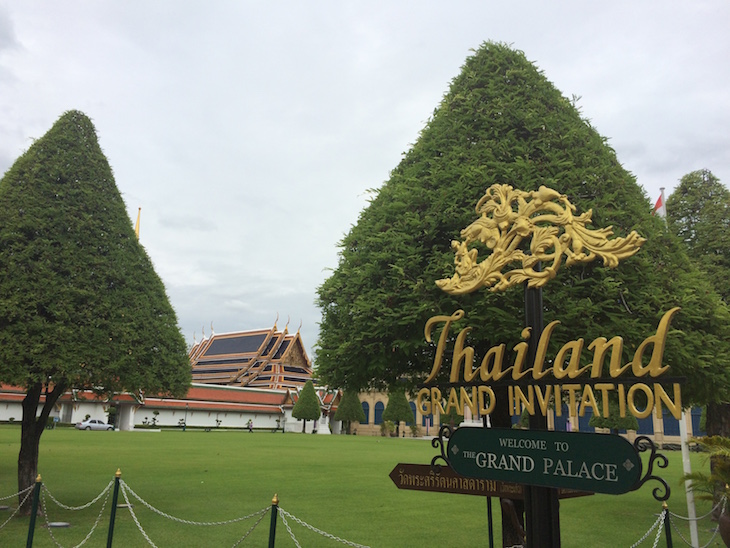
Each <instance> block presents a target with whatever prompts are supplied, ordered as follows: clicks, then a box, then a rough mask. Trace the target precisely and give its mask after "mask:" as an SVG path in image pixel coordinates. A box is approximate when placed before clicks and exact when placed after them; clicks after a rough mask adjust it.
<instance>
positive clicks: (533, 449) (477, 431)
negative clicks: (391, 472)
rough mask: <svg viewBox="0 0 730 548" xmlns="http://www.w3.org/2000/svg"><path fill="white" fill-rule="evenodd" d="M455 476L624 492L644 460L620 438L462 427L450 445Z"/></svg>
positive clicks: (634, 480) (633, 482) (631, 486)
mask: <svg viewBox="0 0 730 548" xmlns="http://www.w3.org/2000/svg"><path fill="white" fill-rule="evenodd" d="M447 455H448V460H449V464H450V465H451V467H452V468H453V469H454V471H455V472H456V473H457V474H461V475H462V476H466V477H470V478H481V479H493V480H499V481H509V482H514V483H522V484H525V485H539V486H542V487H555V488H566V489H577V490H581V491H592V492H594V493H610V494H614V495H617V494H620V493H626V492H628V491H632V490H633V489H634V488H635V486H636V485H637V484H638V482H639V480H640V478H641V458H640V457H639V454H638V452H637V451H636V449H635V448H634V446H633V445H632V444H631V443H629V442H628V441H627V440H625V439H624V438H622V437H621V436H617V435H611V434H588V433H583V432H549V431H542V430H516V429H503V428H458V429H457V430H455V431H454V432H453V433H452V434H451V436H450V438H449V443H448V447H447Z"/></svg>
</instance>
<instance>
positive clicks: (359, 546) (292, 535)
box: [279, 506, 369, 548]
mask: <svg viewBox="0 0 730 548" xmlns="http://www.w3.org/2000/svg"><path fill="white" fill-rule="evenodd" d="M279 514H281V520H282V521H283V522H284V525H286V529H287V531H289V534H290V535H291V537H292V540H293V541H294V543H295V544H296V545H297V546H299V543H298V542H297V540H296V539H295V538H294V534H293V533H292V531H291V528H290V527H289V524H288V523H287V522H286V519H285V516H287V517H290V518H291V519H292V520H294V521H296V522H297V523H298V524H299V525H301V526H302V527H305V528H307V529H309V530H310V531H314V532H315V533H317V534H320V535H322V536H323V537H326V538H328V539H331V540H334V541H337V542H339V543H342V544H345V545H347V546H354V547H355V548H369V547H368V546H365V545H364V544H357V543H355V542H351V541H349V540H345V539H342V538H340V537H336V536H334V535H331V534H330V533H326V532H324V531H322V530H320V529H317V528H316V527H314V526H312V525H309V524H308V523H305V522H304V521H302V520H300V519H299V518H298V517H296V516H293V515H291V514H290V513H289V512H287V511H286V510H283V509H282V508H281V506H280V507H279ZM300 548H301V547H300Z"/></svg>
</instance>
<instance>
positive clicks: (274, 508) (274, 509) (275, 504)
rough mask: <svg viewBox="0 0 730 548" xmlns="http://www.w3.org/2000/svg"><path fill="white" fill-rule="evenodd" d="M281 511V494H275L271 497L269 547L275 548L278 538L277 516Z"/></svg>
mask: <svg viewBox="0 0 730 548" xmlns="http://www.w3.org/2000/svg"><path fill="white" fill-rule="evenodd" d="M278 513H279V496H278V495H277V494H274V498H273V499H271V526H270V527H269V548H274V540H276V517H277V514H278Z"/></svg>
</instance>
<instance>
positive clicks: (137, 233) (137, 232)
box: [134, 189, 664, 240]
mask: <svg viewBox="0 0 730 548" xmlns="http://www.w3.org/2000/svg"><path fill="white" fill-rule="evenodd" d="M662 190H664V189H662ZM140 215H142V208H141V207H140V208H139V209H138V210H137V223H136V224H135V225H134V234H135V235H136V236H137V239H138V240H139V217H140Z"/></svg>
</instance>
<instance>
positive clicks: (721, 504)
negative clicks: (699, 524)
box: [670, 496, 727, 548]
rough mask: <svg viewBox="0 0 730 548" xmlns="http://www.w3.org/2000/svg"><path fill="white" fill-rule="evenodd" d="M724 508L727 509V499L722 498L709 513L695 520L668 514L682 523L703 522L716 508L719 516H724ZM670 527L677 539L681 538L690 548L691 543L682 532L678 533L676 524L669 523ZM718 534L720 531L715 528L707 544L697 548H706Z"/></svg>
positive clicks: (672, 513)
mask: <svg viewBox="0 0 730 548" xmlns="http://www.w3.org/2000/svg"><path fill="white" fill-rule="evenodd" d="M726 507H727V497H725V496H723V497H722V499H720V502H718V503H717V504H716V505H715V506H713V507H712V509H711V510H710V511H709V512H707V513H706V514H705V515H704V516H700V517H697V518H694V519H693V518H689V517H684V516H680V515H679V514H675V513H674V512H670V514H671V515H672V517H675V518H677V519H681V520H683V521H700V520H703V519H706V518H708V517H709V516H710V515H712V513H713V512H715V510H717V509H718V508H720V515H722V514H724V513H725V509H726ZM671 525H672V528H673V529H674V530H675V531H676V532H677V534H678V535H679V538H681V539H682V540H683V541H684V543H685V544H686V545H687V546H692V542H691V541H689V540H687V539H686V538H685V537H684V535H683V534H682V531H680V530H679V527H677V524H676V523H674V522H673V521H672V522H671ZM719 533H720V529H719V528H718V527H716V528H715V530H714V532H713V533H712V537H711V538H710V540H709V541H707V544H705V545H703V546H699V547H698V548H707V547H708V546H710V545H711V544H712V543H713V542H714V540H715V537H716V536H717V535H718V534H719Z"/></svg>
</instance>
